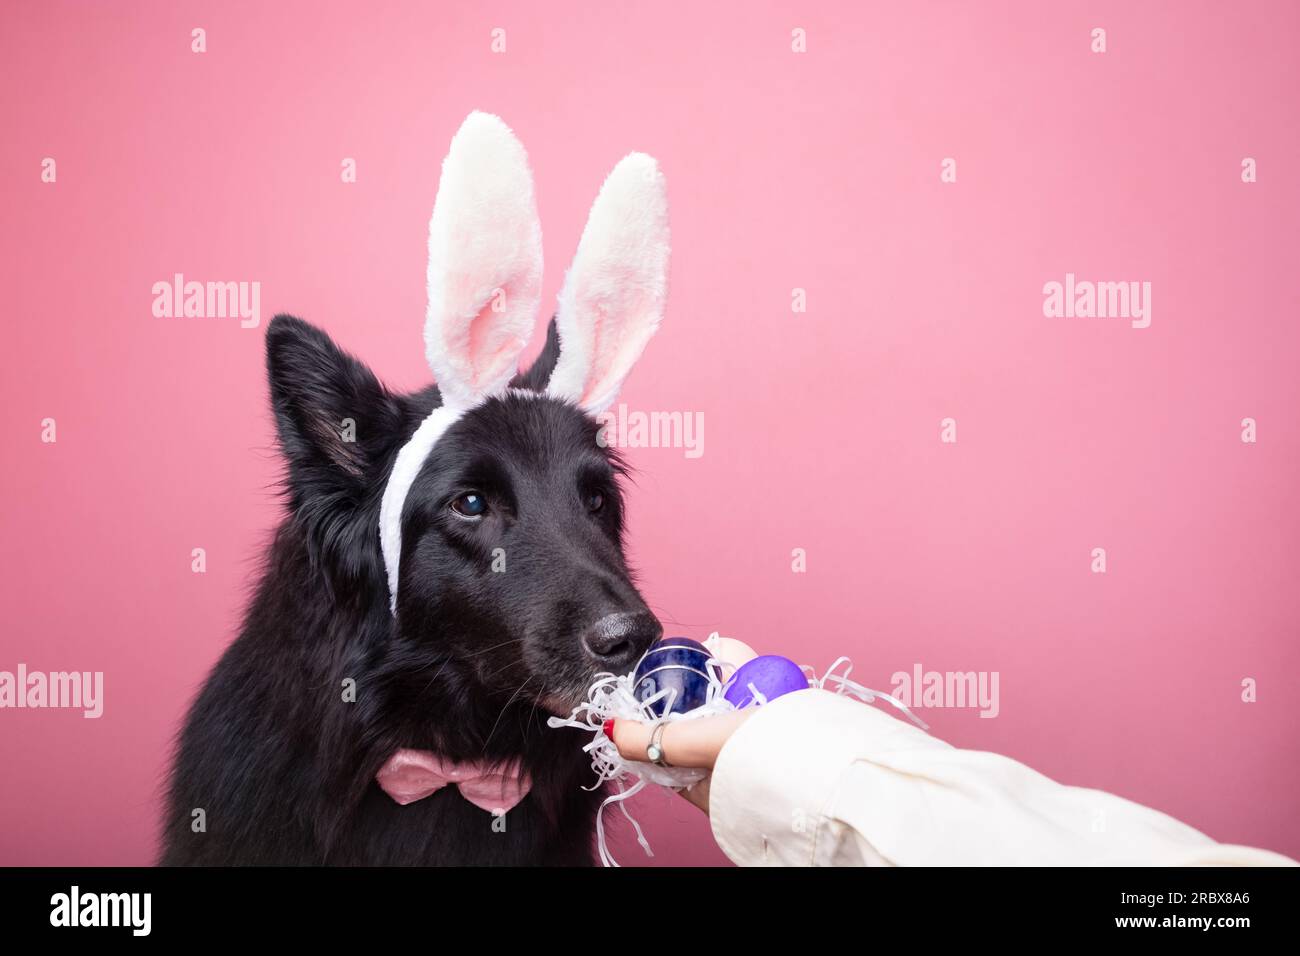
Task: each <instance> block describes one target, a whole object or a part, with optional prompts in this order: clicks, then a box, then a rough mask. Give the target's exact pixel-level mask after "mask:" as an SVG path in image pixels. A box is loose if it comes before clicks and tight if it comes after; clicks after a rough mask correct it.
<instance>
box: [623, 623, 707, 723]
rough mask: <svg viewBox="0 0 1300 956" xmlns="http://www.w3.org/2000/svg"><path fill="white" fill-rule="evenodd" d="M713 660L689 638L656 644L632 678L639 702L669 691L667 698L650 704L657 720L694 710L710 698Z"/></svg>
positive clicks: (677, 638)
mask: <svg viewBox="0 0 1300 956" xmlns="http://www.w3.org/2000/svg"><path fill="white" fill-rule="evenodd" d="M710 657H712V655H711V654H710V653H709V651H708V648H706V647H705V646H704V645H703V644H701V643H700V642H699V641H693V640H691V639H690V638H689V637H668V638H664V639H663V640H661V641H658V642H656V643H655V644H654V645H653V646H652V647H651V648H650V650H648V651H646V652H645V655H644V656H643V657H642V658H641V662H640V663H639V664H637V666H636V673H635V674H634V675H633V681H634V693H635V694H636V698H637V700H639V701H642V702H645V701H646V700H648V699H649V698H651V697H653V696H654V695H655V694H657V693H659V692H660V691H662V690H668V691H669V692H670V693H669V694H668V695H667V696H666V697H663V698H661V699H659V700H657V701H655V702H654V703H653V704H650V705H649V709H650V711H651V712H652V713H653V714H654V715H655V716H656V717H662V716H663V715H664V714H666V713H673V714H681V713H685V712H687V711H690V710H694V709H695V708H696V707H699V706H700V705H701V704H703V703H704V701H705V699H706V698H707V696H708V690H709V667H708V663H709V658H710ZM716 666H717V665H714V669H715V671H716Z"/></svg>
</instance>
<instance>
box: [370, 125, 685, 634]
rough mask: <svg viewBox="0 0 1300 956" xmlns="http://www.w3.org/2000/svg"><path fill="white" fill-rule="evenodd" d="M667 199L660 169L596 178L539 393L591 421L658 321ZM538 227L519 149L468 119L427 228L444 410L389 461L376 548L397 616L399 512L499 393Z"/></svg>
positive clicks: (431, 351) (533, 277)
mask: <svg viewBox="0 0 1300 956" xmlns="http://www.w3.org/2000/svg"><path fill="white" fill-rule="evenodd" d="M667 280H668V197H667V190H666V187H665V184H664V178H663V175H662V174H661V173H660V172H659V165H658V163H656V162H655V161H654V159H653V158H652V157H650V156H647V155H645V154H644V153H632V154H630V155H628V156H626V157H624V158H623V160H622V161H621V162H619V164H618V165H617V166H615V167H614V170H613V171H612V172H611V173H610V174H609V177H608V178H607V179H606V180H605V184H604V185H603V186H602V187H601V189H600V193H599V195H597V197H596V201H595V203H594V204H593V205H592V207H591V213H590V215H589V216H588V218H587V226H586V228H585V229H584V230H583V233H582V239H581V240H580V241H579V242H578V252H577V254H576V255H575V256H574V259H573V265H572V266H570V267H569V272H568V275H567V276H566V277H565V280H564V286H563V288H562V290H561V291H560V302H559V309H558V311H557V313H556V326H557V329H558V331H559V335H560V355H559V359H558V360H557V361H556V363H555V369H554V370H553V371H552V373H551V378H550V381H549V382H548V384H547V387H546V392H545V394H546V395H548V396H551V397H553V398H559V399H564V400H566V401H570V402H573V403H574V404H575V405H577V406H578V407H580V408H582V409H583V410H584V411H587V412H589V413H591V414H593V415H597V414H599V413H600V412H602V411H604V410H605V409H606V408H608V407H609V406H610V405H611V404H612V403H613V401H614V398H615V396H617V394H618V389H619V386H621V385H622V384H623V379H624V378H626V377H627V373H628V372H629V371H631V369H632V366H633V365H634V364H635V363H636V360H637V359H638V358H640V356H641V352H642V351H643V350H644V349H645V346H646V343H647V342H648V341H649V340H650V336H652V335H653V334H654V332H655V329H657V328H658V327H659V322H660V320H661V319H662V318H663V314H664V302H665V298H666V294H667V284H668V282H667ZM541 284H542V227H541V223H540V222H539V221H538V218H537V205H536V203H535V202H534V200H533V177H532V173H531V172H530V171H529V168H528V154H527V153H525V152H524V147H523V144H521V143H520V142H519V140H518V139H517V138H516V137H515V135H514V133H512V132H511V131H510V128H509V127H508V126H506V124H505V123H503V122H502V121H501V120H500V119H499V118H498V117H496V116H492V115H490V114H488V113H479V112H474V113H471V114H470V115H469V116H468V117H466V119H465V122H464V123H462V124H461V127H460V129H459V130H458V131H457V133H456V135H455V136H454V137H453V138H452V141H451V149H450V150H449V151H448V153H447V158H446V159H444V160H443V163H442V180H441V181H440V182H439V184H438V197H437V199H436V200H435V201H434V205H433V218H432V219H430V221H429V272H428V286H429V310H428V314H427V316H426V318H425V324H424V345H425V355H426V357H427V358H428V360H429V368H430V369H432V371H433V374H434V378H435V380H436V381H437V383H438V390H439V391H440V392H441V393H442V405H441V406H440V407H439V408H435V409H434V410H433V411H432V412H431V413H430V415H429V417H428V418H426V419H425V420H424V422H423V423H422V424H421V425H420V427H419V428H417V429H416V431H415V434H414V435H412V436H411V439H410V440H409V441H408V442H407V443H406V445H405V446H404V447H403V448H402V450H401V451H400V452H399V453H398V455H397V460H396V462H395V463H394V464H393V471H392V473H391V474H390V475H389V476H388V485H387V487H386V488H385V489H384V499H383V504H382V505H381V507H380V511H379V540H380V544H381V546H382V548H383V553H384V566H385V567H386V568H387V570H388V593H389V597H390V606H391V608H392V610H393V611H394V613H396V610H397V582H398V563H399V561H400V559H401V554H402V505H403V503H404V502H405V501H406V495H407V492H409V491H410V489H411V485H412V483H413V482H414V481H415V477H416V475H417V474H419V472H420V469H421V468H422V467H423V465H424V462H425V461H426V460H427V459H428V457H429V454H430V452H431V451H432V450H433V446H434V445H435V444H436V443H437V441H438V439H439V438H441V437H442V435H443V434H444V433H445V432H446V431H447V429H448V428H449V427H450V426H451V425H452V424H453V423H454V422H455V421H456V420H457V419H459V418H460V417H461V416H462V415H464V414H465V413H466V412H468V411H470V410H471V409H473V408H475V407H477V406H478V405H480V404H482V403H483V402H485V401H486V400H488V399H489V398H492V397H494V396H497V395H502V394H504V393H505V392H506V391H508V389H509V383H510V380H511V379H512V378H514V376H515V373H516V372H517V371H518V366H519V355H520V353H521V352H522V351H523V349H524V346H525V345H527V344H528V338H529V336H530V335H531V334H532V331H533V326H534V324H535V322H536V317H537V309H538V306H539V304H540V300H541Z"/></svg>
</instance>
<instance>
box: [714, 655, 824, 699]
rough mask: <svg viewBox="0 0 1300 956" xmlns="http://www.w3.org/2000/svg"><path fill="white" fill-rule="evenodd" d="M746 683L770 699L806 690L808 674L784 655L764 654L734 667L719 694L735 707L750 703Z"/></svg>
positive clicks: (749, 694)
mask: <svg viewBox="0 0 1300 956" xmlns="http://www.w3.org/2000/svg"><path fill="white" fill-rule="evenodd" d="M750 684H753V685H754V688H755V690H757V691H758V692H759V693H760V694H762V695H763V697H764V698H766V699H767V700H769V701H771V700H776V698H778V697H781V696H783V695H785V694H788V693H790V692H791V691H796V690H807V689H808V675H807V674H805V673H804V672H803V670H802V669H801V668H800V667H799V665H798V664H796V663H795V662H794V661H792V660H790V659H789V658H788V657H779V656H777V655H776V654H764V655H763V656H762V657H755V658H754V659H753V660H752V661H750V662H749V663H748V664H743V665H741V666H740V667H738V668H736V672H735V673H734V674H732V675H731V678H730V679H729V680H728V681H727V686H726V690H725V691H723V696H724V697H725V698H726V699H727V701H728V702H729V703H731V704H733V705H734V706H735V707H736V708H738V709H739V708H741V707H748V706H749V705H750V704H752V703H754V693H753V691H751V690H750V689H749V685H750Z"/></svg>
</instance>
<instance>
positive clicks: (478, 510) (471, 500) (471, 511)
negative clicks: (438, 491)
mask: <svg viewBox="0 0 1300 956" xmlns="http://www.w3.org/2000/svg"><path fill="white" fill-rule="evenodd" d="M451 510H452V511H454V512H456V514H458V515H460V516H461V517H462V518H481V517H483V515H485V514H487V499H486V498H484V497H483V496H482V495H480V494H476V493H475V492H473V491H471V492H469V493H468V494H463V495H461V496H460V497H459V498H457V499H456V500H455V501H453V502H452V503H451Z"/></svg>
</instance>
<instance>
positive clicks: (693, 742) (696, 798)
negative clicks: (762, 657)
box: [604, 637, 755, 813]
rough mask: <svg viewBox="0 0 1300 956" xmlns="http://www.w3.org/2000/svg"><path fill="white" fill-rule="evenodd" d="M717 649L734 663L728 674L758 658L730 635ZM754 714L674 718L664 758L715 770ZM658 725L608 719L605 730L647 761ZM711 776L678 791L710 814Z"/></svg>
mask: <svg viewBox="0 0 1300 956" xmlns="http://www.w3.org/2000/svg"><path fill="white" fill-rule="evenodd" d="M713 652H714V654H715V656H716V657H717V658H718V659H719V660H720V661H723V662H724V663H726V664H729V665H730V667H729V668H728V671H727V673H728V674H730V673H731V672H732V671H734V670H735V668H737V667H739V666H740V665H742V664H744V663H746V662H748V661H750V660H752V659H753V658H754V657H755V654H754V650H753V649H752V648H751V647H749V646H748V645H747V644H745V643H743V642H741V641H737V640H734V639H732V638H726V637H723V638H718V639H717V640H716V642H715V644H714V645H713ZM751 713H752V710H749V709H746V710H737V711H732V712H731V713H726V714H719V715H717V716H715V717H697V718H695V719H693V720H674V721H670V722H669V723H668V724H667V726H665V727H664V732H663V735H662V737H661V738H660V740H659V743H660V746H661V747H662V748H663V753H664V757H663V759H664V760H665V761H666V762H667V763H670V764H672V765H673V766H675V767H699V768H702V769H705V770H712V769H713V764H714V762H715V761H716V760H717V759H718V753H719V752H720V751H721V750H722V746H723V744H725V743H726V742H727V740H728V739H730V737H731V735H732V734H733V733H735V732H736V729H737V728H738V727H739V726H740V725H741V724H743V723H744V722H745V721H746V720H748V719H749V715H750V714H751ZM654 726H655V725H654V724H646V723H642V722H641V721H638V720H607V721H605V728H604V729H605V736H606V737H608V738H609V739H610V740H612V741H614V746H615V747H617V748H618V752H619V754H620V755H621V756H622V757H623V758H624V759H626V760H642V761H644V760H645V759H646V748H647V747H648V746H649V745H650V735H651V734H652V733H653V732H654ZM710 779H711V775H710V776H709V777H705V778H704V779H703V780H701V781H700V782H699V783H697V784H694V785H692V786H690V787H687V788H686V789H684V790H680V791H678V792H679V793H680V794H681V795H682V796H683V797H685V798H686V799H687V800H689V801H690V802H691V803H693V804H695V806H697V807H699V808H700V809H701V810H703V811H704V812H705V813H708V812H709V781H710Z"/></svg>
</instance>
